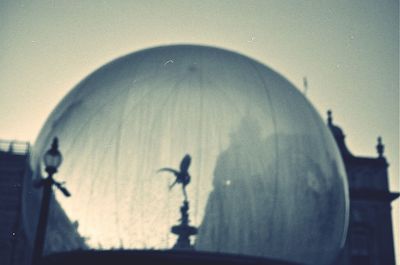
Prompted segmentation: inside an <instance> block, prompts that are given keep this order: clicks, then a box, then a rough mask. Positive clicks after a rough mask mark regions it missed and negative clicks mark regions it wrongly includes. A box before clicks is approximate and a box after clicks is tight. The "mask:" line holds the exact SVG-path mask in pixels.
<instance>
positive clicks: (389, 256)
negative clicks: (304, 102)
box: [328, 111, 399, 265]
mask: <svg viewBox="0 0 400 265" xmlns="http://www.w3.org/2000/svg"><path fill="white" fill-rule="evenodd" d="M328 126H329V128H330V130H331V132H332V134H333V136H334V138H335V140H336V143H337V145H338V147H339V150H340V153H341V155H342V158H343V162H344V166H345V168H346V173H347V177H348V183H349V195H350V219H349V228H348V233H347V240H346V245H345V248H344V250H343V251H342V253H341V255H340V256H339V257H338V261H337V263H336V265H394V264H395V248H394V240H393V226H392V212H391V202H392V201H393V200H395V199H396V198H397V197H398V196H399V193H394V192H390V190H389V181H388V170H387V169H388V166H389V164H388V162H387V161H386V158H385V156H384V146H383V144H382V140H381V138H380V137H379V138H378V143H377V146H376V149H377V155H376V157H358V156H354V155H353V154H352V153H351V152H350V151H349V150H348V148H347V146H346V143H345V135H344V133H343V131H342V129H341V128H339V127H338V126H336V125H334V124H333V121H332V113H331V112H330V111H328Z"/></svg>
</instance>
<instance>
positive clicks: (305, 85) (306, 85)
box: [303, 76, 308, 95]
mask: <svg viewBox="0 0 400 265" xmlns="http://www.w3.org/2000/svg"><path fill="white" fill-rule="evenodd" d="M303 88H304V95H307V90H308V81H307V77H306V76H305V77H303Z"/></svg>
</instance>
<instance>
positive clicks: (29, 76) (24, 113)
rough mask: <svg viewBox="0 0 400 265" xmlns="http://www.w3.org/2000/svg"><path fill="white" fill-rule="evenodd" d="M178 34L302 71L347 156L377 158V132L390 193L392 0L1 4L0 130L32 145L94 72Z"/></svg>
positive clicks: (394, 68) (395, 85)
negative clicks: (54, 113) (56, 110)
mask: <svg viewBox="0 0 400 265" xmlns="http://www.w3.org/2000/svg"><path fill="white" fill-rule="evenodd" d="M177 43H191V44H206V45H211V46H217V47H221V48H226V49H229V50H233V51H237V52H239V53H241V54H244V55H247V56H249V57H252V58H254V59H256V60H258V61H261V62H262V63H264V64H266V65H267V66H269V67H272V68H273V69H275V70H276V71H277V72H279V73H281V74H282V75H283V76H285V77H286V78H287V79H289V80H290V81H291V82H292V83H293V84H295V85H296V86H297V87H298V88H299V89H300V90H303V89H302V83H303V81H302V79H303V76H307V78H308V84H309V89H308V91H307V97H308V98H309V100H310V101H311V102H312V103H313V105H314V106H315V107H316V108H317V110H318V111H319V112H320V114H321V115H322V116H323V117H324V118H325V112H326V110H327V109H332V110H333V113H334V121H335V122H336V123H337V124H338V125H340V126H341V127H342V128H343V130H344V132H345V134H346V136H347V137H346V141H347V145H348V147H349V148H350V150H351V151H352V152H353V154H356V155H363V156H376V150H375V145H376V138H377V136H382V137H383V142H384V144H385V146H386V150H385V155H386V157H387V159H388V161H389V163H390V167H389V174H390V184H391V189H392V190H394V191H398V190H400V188H399V177H398V176H399V162H398V161H399V2H398V1H389V0H386V1H376V0H359V1H356V0H355V1H344V0H343V1H341V0H339V1H336V0H335V1H334V0H332V1H311V0H310V1H298V0H293V1H282V0H280V1H278V0H277V1H272V0H271V1H267V0H265V1H263V0H260V1H250V0H249V1H244V0H243V1H232V0H228V1H222V0H219V1H195V0H186V1H185V0H180V1H178V0H175V1H173V0H170V1H154V0H153V1H150V0H146V1H116V0H113V1H111V0H110V1H106V0H103V1H100V0H98V1H96V0H93V1H67V0H65V1H58V0H53V1H51V0H48V1H45V0H43V1H34V0H25V1H23V0H13V1H11V0H10V1H1V2H0V51H1V52H0V95H1V96H0V124H1V126H0V139H17V140H22V141H30V142H34V140H35V138H36V136H37V134H38V133H39V130H40V128H41V127H42V125H43V123H44V122H45V120H46V118H47V116H48V115H49V114H50V112H51V110H52V109H53V108H54V107H55V106H56V105H57V103H58V102H59V101H60V100H61V99H62V98H63V96H64V95H65V94H66V93H68V92H69V91H70V90H71V89H72V87H73V86H74V85H75V84H77V83H78V82H79V81H80V80H82V79H83V78H84V77H85V76H86V75H88V74H89V73H91V72H92V71H93V70H95V69H96V68H98V67H100V66H101V65H103V64H105V63H107V62H108V61H110V60H112V59H114V58H116V57H119V56H121V55H124V54H127V53H130V52H133V51H137V50H140V49H143V48H148V47H152V46H158V45H166V44H177ZM394 211H395V214H396V216H399V214H398V213H399V200H397V202H396V203H395V204H394ZM397 220H399V217H397V218H395V219H394V224H395V231H396V234H397V238H396V242H398V243H397V245H399V244H400V243H399V240H400V235H399V233H400V228H399V222H398V221H397ZM396 249H399V247H397V248H396ZM399 252H400V251H397V260H399V258H400V256H399V254H400V253H399Z"/></svg>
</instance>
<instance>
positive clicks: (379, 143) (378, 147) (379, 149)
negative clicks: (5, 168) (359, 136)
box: [376, 136, 385, 158]
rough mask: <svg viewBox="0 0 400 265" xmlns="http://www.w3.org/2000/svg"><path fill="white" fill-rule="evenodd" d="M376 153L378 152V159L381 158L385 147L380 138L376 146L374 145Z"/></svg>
mask: <svg viewBox="0 0 400 265" xmlns="http://www.w3.org/2000/svg"><path fill="white" fill-rule="evenodd" d="M376 151H378V157H380V158H381V157H383V152H384V151H385V146H384V145H383V144H382V137H380V136H379V137H378V144H377V145H376Z"/></svg>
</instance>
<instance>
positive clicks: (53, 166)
mask: <svg viewBox="0 0 400 265" xmlns="http://www.w3.org/2000/svg"><path fill="white" fill-rule="evenodd" d="M43 160H44V165H45V166H46V168H45V170H46V172H47V174H48V175H47V178H45V179H41V180H40V182H39V183H38V187H42V186H43V197H42V204H41V207H40V215H39V222H38V226H37V230H36V237H35V244H34V246H33V256H32V265H38V264H39V262H40V259H41V258H42V255H43V249H44V241H45V238H46V228H47V219H48V215H49V206H50V198H51V193H52V186H53V185H55V186H56V187H57V188H58V189H59V190H60V191H61V192H62V193H63V194H64V195H65V196H66V197H69V196H71V194H70V193H69V191H68V190H67V189H66V188H64V187H63V184H62V183H60V182H57V181H55V180H54V179H53V175H54V174H55V173H56V172H57V169H58V167H59V166H60V165H61V162H62V155H61V153H60V151H59V150H58V139H57V137H55V138H54V139H53V143H52V144H51V148H50V149H49V150H48V151H47V152H46V154H45V155H44V157H43Z"/></svg>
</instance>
